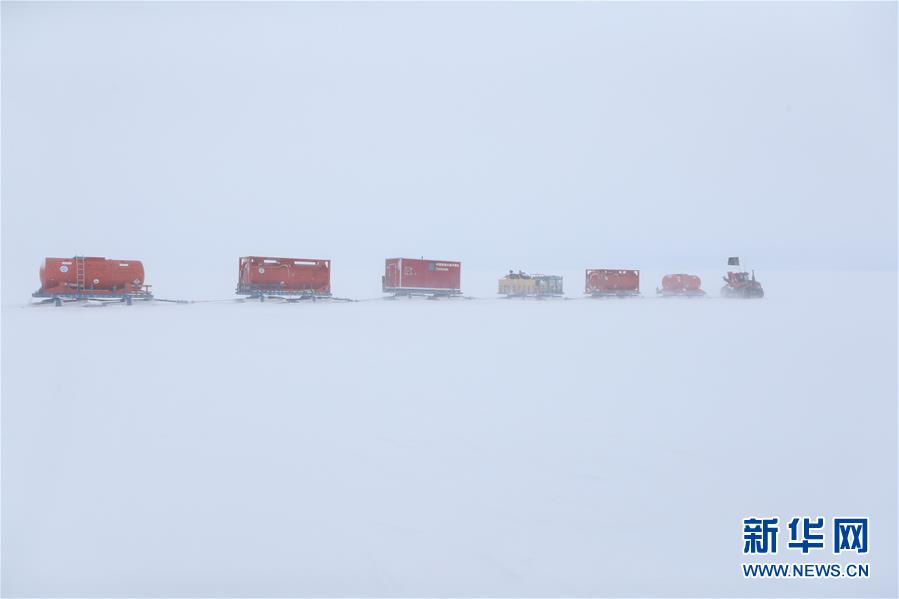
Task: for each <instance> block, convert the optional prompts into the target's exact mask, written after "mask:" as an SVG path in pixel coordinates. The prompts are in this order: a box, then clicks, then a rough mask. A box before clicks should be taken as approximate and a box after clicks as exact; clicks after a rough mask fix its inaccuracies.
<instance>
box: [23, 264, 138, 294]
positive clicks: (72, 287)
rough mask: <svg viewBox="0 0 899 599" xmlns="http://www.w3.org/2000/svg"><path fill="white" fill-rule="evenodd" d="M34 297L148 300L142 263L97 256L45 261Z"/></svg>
mask: <svg viewBox="0 0 899 599" xmlns="http://www.w3.org/2000/svg"><path fill="white" fill-rule="evenodd" d="M40 279H41V288H40V289H38V290H37V291H35V292H34V293H33V294H32V295H33V296H34V297H50V298H56V297H100V298H102V297H121V298H126V297H149V296H150V293H149V289H148V286H147V285H144V265H143V264H141V262H140V261H139V260H109V259H106V258H102V257H97V256H75V257H73V258H44V262H43V263H42V264H41V269H40Z"/></svg>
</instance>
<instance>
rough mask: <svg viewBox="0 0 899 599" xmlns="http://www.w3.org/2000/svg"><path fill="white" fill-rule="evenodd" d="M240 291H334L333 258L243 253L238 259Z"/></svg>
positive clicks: (295, 295)
mask: <svg viewBox="0 0 899 599" xmlns="http://www.w3.org/2000/svg"><path fill="white" fill-rule="evenodd" d="M235 293H237V294H238V295H246V296H250V297H255V298H259V299H260V300H264V299H265V298H266V297H285V298H287V299H316V298H319V297H330V295H331V261H330V260H321V259H311V258H273V257H270V256H243V257H241V258H240V259H239V260H238V262H237V289H236V291H235Z"/></svg>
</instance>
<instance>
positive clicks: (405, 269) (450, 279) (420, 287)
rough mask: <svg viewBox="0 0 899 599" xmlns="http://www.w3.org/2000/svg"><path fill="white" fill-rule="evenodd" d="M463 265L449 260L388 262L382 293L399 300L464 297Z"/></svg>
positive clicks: (391, 260)
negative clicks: (402, 298)
mask: <svg viewBox="0 0 899 599" xmlns="http://www.w3.org/2000/svg"><path fill="white" fill-rule="evenodd" d="M461 280H462V263H461V262H454V261H450V260H425V259H424V258H422V259H416V258H387V260H386V261H385V262H384V276H382V277H381V289H382V290H383V292H384V293H393V294H394V295H396V296H401V295H406V296H412V295H431V296H450V295H461V294H462V289H461Z"/></svg>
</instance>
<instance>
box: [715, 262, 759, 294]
mask: <svg viewBox="0 0 899 599" xmlns="http://www.w3.org/2000/svg"><path fill="white" fill-rule="evenodd" d="M727 265H728V266H740V258H739V257H732V258H728V259H727ZM722 278H723V279H724V283H725V285H724V287H722V288H721V296H722V297H726V298H736V299H758V298H763V297H765V290H764V289H762V284H761V283H759V282H758V281H756V280H755V271H754V270H753V271H752V275H750V274H749V273H748V272H746V271H742V272H737V271H728V273H727V276H725V277H722Z"/></svg>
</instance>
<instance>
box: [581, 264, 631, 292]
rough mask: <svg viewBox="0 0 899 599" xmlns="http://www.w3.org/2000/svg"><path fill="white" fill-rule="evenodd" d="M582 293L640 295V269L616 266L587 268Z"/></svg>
mask: <svg viewBox="0 0 899 599" xmlns="http://www.w3.org/2000/svg"><path fill="white" fill-rule="evenodd" d="M584 293H585V294H588V295H590V296H592V297H630V296H637V295H640V271H639V270H626V269H616V268H611V269H610V268H588V269H587V273H586V282H585V285H584Z"/></svg>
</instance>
